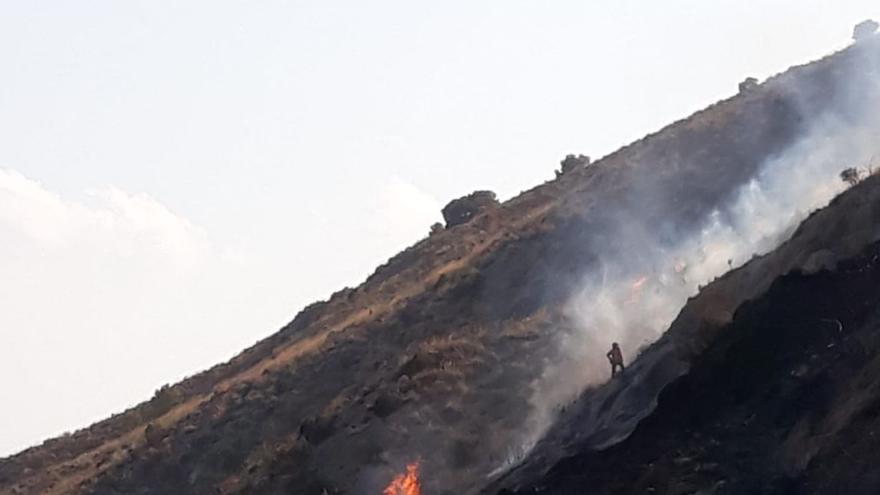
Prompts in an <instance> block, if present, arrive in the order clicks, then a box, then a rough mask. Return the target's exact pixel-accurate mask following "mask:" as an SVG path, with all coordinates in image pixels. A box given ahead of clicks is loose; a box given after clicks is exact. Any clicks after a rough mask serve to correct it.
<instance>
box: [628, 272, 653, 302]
mask: <svg viewBox="0 0 880 495" xmlns="http://www.w3.org/2000/svg"><path fill="white" fill-rule="evenodd" d="M647 281H648V276H647V275H642V276H641V277H639V279H638V280H636V281H635V282H633V284H632V285H631V286H630V289H629V299H627V301H626V302H628V303H634V302H636V300H637V299H638V298H639V293H640V292H641V291H642V286H643V285H645V282H647Z"/></svg>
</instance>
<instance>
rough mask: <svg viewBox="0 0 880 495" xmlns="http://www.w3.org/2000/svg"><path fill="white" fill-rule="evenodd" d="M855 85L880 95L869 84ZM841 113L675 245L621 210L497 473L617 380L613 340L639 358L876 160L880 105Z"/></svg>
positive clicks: (869, 79)
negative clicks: (567, 409)
mask: <svg viewBox="0 0 880 495" xmlns="http://www.w3.org/2000/svg"><path fill="white" fill-rule="evenodd" d="M871 68H872V69H875V68H874V67H873V66H871ZM876 72H877V71H876V70H865V71H864V72H863V73H862V74H859V75H858V76H854V80H853V82H852V84H853V85H857V84H858V85H873V87H876V86H877V83H878V81H877V79H876V78H875V77H873V76H874V75H876ZM855 91H858V93H855V94H867V95H875V94H876V93H875V91H871V90H867V91H866V90H865V88H864V87H861V88H855V89H854V92H855ZM849 103H851V102H849ZM863 103H864V105H865V108H866V109H873V108H878V105H877V103H880V101H874V99H873V97H872V99H870V100H869V101H864V102H863ZM835 115H836V114H835V113H828V114H825V115H824V116H823V117H822V118H820V119H819V120H818V121H816V122H814V123H812V124H811V125H810V126H809V127H808V130H807V132H806V133H805V134H804V135H803V136H801V137H800V138H799V139H798V140H797V141H796V142H795V144H794V145H792V146H790V147H789V148H788V149H787V150H785V151H784V152H783V153H782V154H780V155H777V156H775V157H771V158H769V159H767V160H766V161H765V162H764V163H763V164H762V165H761V166H760V167H759V168H758V169H757V172H756V173H755V174H754V176H753V177H752V178H751V179H750V180H748V181H747V182H746V183H744V184H743V185H742V186H740V187H739V188H738V189H737V190H736V191H735V193H734V194H733V195H732V196H731V198H732V199H731V200H730V201H728V202H726V203H725V204H722V205H717V206H716V207H714V208H709V209H707V211H706V213H705V216H704V218H703V220H702V222H701V224H700V226H699V227H698V228H696V229H694V230H693V231H691V232H690V233H688V234H687V235H685V236H683V237H682V238H681V239H680V241H679V242H677V243H675V244H674V245H672V246H671V247H670V245H669V243H668V242H663V241H662V240H661V239H660V238H659V237H658V235H657V234H655V233H652V230H651V229H649V228H642V227H641V224H640V220H639V218H633V217H631V216H629V217H623V216H622V217H621V218H618V219H616V222H618V223H619V224H620V225H621V226H622V227H621V228H620V229H619V231H618V232H617V233H616V235H617V239H616V241H617V242H615V245H616V246H627V248H624V249H623V250H622V251H618V252H616V253H615V254H614V255H613V256H604V257H602V258H600V261H599V263H598V265H597V266H598V267H597V268H596V269H595V270H593V271H591V272H590V273H588V274H586V276H585V277H584V280H583V284H582V285H581V287H580V289H579V290H577V291H576V292H575V293H574V294H573V295H572V297H571V299H570V301H569V303H568V304H567V308H566V313H567V316H568V319H569V320H570V321H571V322H573V323H574V325H573V327H574V328H573V329H571V330H565V331H562V330H560V331H559V332H558V335H557V342H556V344H557V352H556V353H554V354H553V355H552V356H550V357H548V358H547V359H546V360H545V362H544V363H543V366H544V368H543V373H542V375H541V376H540V378H539V379H538V380H536V381H535V383H533V387H532V388H533V392H532V396H531V401H530V407H531V411H532V412H531V415H530V419H529V424H528V425H527V426H526V428H524V431H525V432H526V434H525V438H523V439H522V441H521V442H520V443H519V444H518V446H517V447H515V452H516V453H515V454H513V455H511V457H510V458H509V459H508V461H507V463H506V464H505V465H504V466H501V467H499V469H497V470H496V471H495V472H494V473H493V474H497V473H499V472H503V471H504V470H506V469H507V468H509V467H511V466H512V465H514V464H516V462H518V460H519V459H522V457H524V455H525V454H527V453H528V452H529V451H530V450H531V449H532V448H533V447H534V445H535V444H536V443H537V441H538V440H539V439H540V438H541V437H542V436H543V435H544V433H546V431H547V429H548V428H549V427H550V425H551V424H552V423H553V421H554V419H555V418H556V414H557V413H556V412H557V411H558V410H559V408H560V407H561V406H562V405H564V404H566V403H569V402H571V401H572V400H574V399H575V398H576V397H577V396H578V395H579V394H580V393H581V392H582V391H583V390H585V389H586V388H588V387H591V386H595V385H598V384H600V383H603V382H605V381H606V380H608V379H609V377H610V365H609V363H608V362H607V360H606V359H605V356H604V355H605V352H607V350H608V349H609V348H610V346H611V343H612V342H618V343H620V346H621V348H622V349H623V352H624V356H625V358H626V359H627V361H628V362H629V361H632V360H633V359H634V358H636V356H637V354H638V352H639V350H641V349H643V348H645V347H646V346H647V345H648V344H650V343H652V342H654V341H655V340H656V339H657V338H659V337H660V336H661V335H662V334H663V332H664V331H666V329H667V328H668V327H669V325H670V324H671V323H672V321H673V320H674V318H675V317H676V315H677V314H678V312H679V311H680V310H681V308H682V307H683V306H684V304H685V303H686V301H687V299H688V298H689V297H691V296H693V295H695V294H696V293H697V292H698V290H699V288H700V286H702V285H705V284H707V283H709V282H711V281H712V280H713V279H714V278H716V277H719V276H721V275H722V274H724V273H725V272H727V271H729V270H730V269H731V268H735V267H737V266H740V265H742V264H744V263H745V262H747V261H748V260H749V259H751V258H752V257H753V256H755V255H759V254H763V253H766V252H768V251H771V250H772V249H774V248H775V247H777V246H778V245H779V244H780V243H781V242H783V241H784V240H785V239H787V238H788V237H789V236H790V235H791V233H792V232H793V230H794V229H795V228H796V227H797V225H798V224H799V223H800V222H801V221H802V220H804V219H805V218H806V216H807V215H809V213H810V212H812V211H814V210H816V209H818V208H821V207H823V206H825V205H827V203H828V202H829V201H830V200H831V199H832V198H833V197H834V196H835V195H837V194H838V193H840V192H841V191H842V190H843V189H844V188H845V184H844V183H843V182H842V181H841V179H840V176H839V174H840V172H841V170H842V169H844V168H846V167H850V166H865V165H867V164H868V163H870V162H871V161H872V160H873V157H874V156H875V155H876V154H877V153H878V151H880V118H878V116H877V115H876V113H875V112H873V111H870V110H867V111H865V112H864V113H863V115H861V116H860V117H859V118H858V119H857V120H843V119H841V118H840V117H838V116H835ZM659 193H660V194H663V192H662V191H661V192H659ZM633 211H634V210H630V212H626V213H624V215H632V212H633Z"/></svg>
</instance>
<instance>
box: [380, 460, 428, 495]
mask: <svg viewBox="0 0 880 495" xmlns="http://www.w3.org/2000/svg"><path fill="white" fill-rule="evenodd" d="M421 493H422V489H421V487H420V486H419V463H418V461H416V462H413V463H410V464H407V466H406V472H405V473H401V474H398V475H397V476H395V477H394V479H392V480H391V483H388V486H386V487H385V489H384V490H382V495H421Z"/></svg>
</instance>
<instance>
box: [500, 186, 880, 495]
mask: <svg viewBox="0 0 880 495" xmlns="http://www.w3.org/2000/svg"><path fill="white" fill-rule="evenodd" d="M780 273H782V274H784V275H781V276H780V275H778V274H780ZM878 282H880V177H878V176H873V177H870V178H869V179H868V180H866V181H864V182H863V183H862V184H859V185H858V186H856V187H855V188H853V189H852V190H850V191H847V192H846V193H845V194H843V195H842V196H840V197H839V198H837V199H835V201H834V202H832V204H831V205H830V206H828V207H827V208H825V209H823V210H821V211H819V212H817V213H816V214H814V215H812V216H811V217H810V218H809V219H808V220H807V221H805V222H804V223H803V224H802V225H801V226H800V227H799V228H798V230H797V231H796V232H795V233H794V235H793V236H792V238H791V239H790V240H789V241H787V242H786V243H785V244H784V245H782V246H781V247H780V248H778V249H777V250H775V251H773V252H772V253H770V254H768V255H766V256H762V257H760V258H757V259H755V260H753V261H751V262H749V263H748V264H746V265H745V266H743V267H741V268H739V269H737V270H734V271H732V272H730V273H728V274H726V275H725V276H724V277H722V278H720V279H718V280H716V281H715V282H713V283H712V284H710V285H709V286H707V287H706V288H705V289H703V290H702V291H701V292H700V294H699V295H698V296H696V297H694V298H693V299H691V300H690V301H689V302H688V304H687V305H686V306H685V307H684V309H683V310H682V312H681V313H680V314H679V316H678V318H677V319H676V321H675V322H674V323H673V324H672V326H671V328H670V330H669V331H668V332H667V334H666V335H664V336H663V338H661V339H660V340H659V341H658V342H657V343H656V344H654V345H653V346H651V348H650V349H648V350H646V351H645V352H644V353H643V354H642V355H641V356H640V358H639V360H638V361H637V362H636V363H634V364H633V366H631V367H630V369H628V370H627V373H626V375H625V376H623V377H622V379H621V380H617V381H612V382H611V383H608V384H606V385H604V386H601V387H597V388H594V389H592V390H588V391H586V392H585V393H584V394H583V395H581V396H580V397H579V398H578V400H577V401H576V402H575V403H574V404H570V405H569V407H568V410H567V411H566V412H564V413H563V414H561V415H560V418H559V420H558V423H557V425H556V427H555V428H554V430H553V431H551V432H550V433H549V434H548V435H547V437H546V438H545V439H544V440H543V441H542V443H541V444H540V445H539V446H538V447H536V449H535V450H534V451H533V452H532V454H531V456H530V457H529V458H528V459H527V460H526V461H525V462H523V464H521V465H520V466H517V468H516V469H514V470H512V471H511V472H509V473H507V474H506V475H505V476H504V477H503V478H502V479H500V480H498V482H497V483H496V485H494V486H492V487H491V488H489V489H488V490H487V492H489V493H495V492H496V491H499V489H500V487H506V488H503V489H500V492H501V493H537V492H540V493H576V492H579V491H580V490H585V489H589V493H596V494H605V493H608V494H611V493H644V492H646V491H648V492H652V493H661V494H662V493H768V494H770V493H774V494H775V493H779V494H783V493H786V494H788V493H792V494H794V493H841V491H842V492H843V493H854V494H857V493H864V494H868V493H877V491H878V490H880V478H877V477H876V476H874V475H873V474H871V471H872V469H871V468H870V466H872V465H873V461H874V460H875V457H876V453H875V452H874V451H875V450H876V449H873V450H872V446H875V445H876V444H875V443H874V442H875V441H874V440H873V438H872V436H873V431H874V429H875V427H876V421H877V417H878V416H877V414H876V413H877V411H876V404H877V403H878V400H880V389H878V388H877V387H876V384H875V377H876V373H877V362H878V356H880V355H878V354H877V351H878V349H880V347H878V342H880V340H878V339H880V332H878V331H880V313H878V307H880V306H878V303H880V300H878V297H880V294H878V293H877V291H876V287H877V284H878ZM734 308H735V309H734ZM732 309H733V310H732ZM671 377H675V378H671ZM661 390H662V392H661ZM658 393H659V399H658V400H657V401H656V410H653V407H654V405H655V402H654V399H655V398H657V396H658ZM633 413H636V416H637V417H638V419H639V420H642V421H641V422H640V423H639V424H638V426H637V427H636V426H635V421H633V420H632V418H631V416H633ZM648 413H650V414H648ZM633 427H635V428H633ZM630 434H631V435H630ZM628 435H629V436H628ZM620 440H622V441H620ZM618 441H619V443H618ZM835 459H836V460H837V461H835ZM841 459H847V460H846V461H843V462H839V460H841ZM699 490H702V491H699Z"/></svg>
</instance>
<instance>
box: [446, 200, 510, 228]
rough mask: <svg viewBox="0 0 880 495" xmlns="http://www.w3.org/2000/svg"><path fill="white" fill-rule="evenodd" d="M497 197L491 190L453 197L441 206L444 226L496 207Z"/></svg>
mask: <svg viewBox="0 0 880 495" xmlns="http://www.w3.org/2000/svg"><path fill="white" fill-rule="evenodd" d="M498 205H499V203H498V198H496V197H495V193H494V192H492V191H475V192H472V193H471V194H468V195H467V196H463V197H461V198H458V199H454V200H452V201H450V202H449V204H447V205H446V206H445V207H444V208H443V219H444V220H446V228H449V227H454V226H456V225H461V224H463V223H467V222H469V221H470V220H471V219H472V218H474V217H475V216H477V215H479V214H480V213H483V212H484V211H487V210H491V209H495V208H497V207H498Z"/></svg>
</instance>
